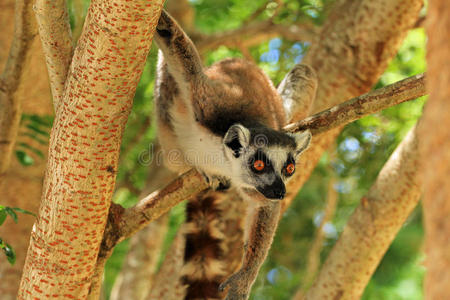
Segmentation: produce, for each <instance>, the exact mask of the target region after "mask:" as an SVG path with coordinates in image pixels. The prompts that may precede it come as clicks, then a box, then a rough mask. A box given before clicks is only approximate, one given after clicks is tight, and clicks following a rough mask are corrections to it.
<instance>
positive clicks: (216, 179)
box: [201, 172, 230, 191]
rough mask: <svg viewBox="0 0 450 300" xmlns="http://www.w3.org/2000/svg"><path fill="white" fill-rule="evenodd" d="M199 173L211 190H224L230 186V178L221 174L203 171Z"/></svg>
mask: <svg viewBox="0 0 450 300" xmlns="http://www.w3.org/2000/svg"><path fill="white" fill-rule="evenodd" d="M201 173H202V175H203V177H204V178H205V181H206V182H207V183H208V184H209V186H210V187H211V189H212V190H214V191H224V190H228V189H229V188H230V180H229V179H228V178H226V177H223V176H216V175H209V174H206V173H205V172H201Z"/></svg>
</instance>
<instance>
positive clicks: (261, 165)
mask: <svg viewBox="0 0 450 300" xmlns="http://www.w3.org/2000/svg"><path fill="white" fill-rule="evenodd" d="M264 167H265V165H264V162H263V161H262V160H260V159H258V160H257V161H255V162H254V163H253V168H254V169H255V170H256V171H262V170H264Z"/></svg>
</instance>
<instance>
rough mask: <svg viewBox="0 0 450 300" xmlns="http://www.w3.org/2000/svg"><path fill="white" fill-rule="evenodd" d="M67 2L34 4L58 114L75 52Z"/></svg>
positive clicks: (37, 1) (40, 1)
mask: <svg viewBox="0 0 450 300" xmlns="http://www.w3.org/2000/svg"><path fill="white" fill-rule="evenodd" d="M66 2H67V1H65V0H55V1H48V0H36V3H35V5H34V11H35V15H36V20H37V23H38V27H39V35H40V37H41V42H42V50H43V51H44V55H45V60H46V63H47V70H48V76H49V79H50V86H51V89H52V95H53V105H54V107H55V111H56V108H57V107H58V104H59V102H60V101H61V99H62V96H63V92H64V84H65V82H66V78H67V72H68V70H69V65H70V61H71V60H72V51H73V47H72V33H71V30H70V24H69V14H68V12H67V3H66Z"/></svg>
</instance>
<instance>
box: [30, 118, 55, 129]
mask: <svg viewBox="0 0 450 300" xmlns="http://www.w3.org/2000/svg"><path fill="white" fill-rule="evenodd" d="M29 119H30V120H31V121H33V122H34V123H38V124H39V125H42V126H45V127H48V128H51V127H52V123H53V120H52V118H50V117H44V116H38V115H31V116H30V118H29Z"/></svg>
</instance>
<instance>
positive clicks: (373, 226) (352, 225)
mask: <svg viewBox="0 0 450 300" xmlns="http://www.w3.org/2000/svg"><path fill="white" fill-rule="evenodd" d="M415 131H416V130H415V128H413V129H412V130H411V131H410V132H409V133H408V135H407V136H406V137H405V139H404V140H403V141H402V142H401V144H400V145H399V146H398V147H397V149H396V150H395V152H394V153H393V154H392V155H391V157H390V158H389V160H388V162H387V163H386V164H385V165H384V167H383V169H382V170H381V172H380V174H379V175H378V177H377V179H376V181H375V183H374V184H373V185H372V187H371V188H370V190H369V192H368V193H367V195H366V196H364V197H363V198H362V199H361V203H360V205H359V206H358V207H357V208H356V210H355V211H354V213H353V215H352V216H351V217H350V218H349V220H348V222H347V225H346V226H345V228H344V231H343V233H342V234H341V236H340V238H339V240H338V241H337V243H336V245H335V246H334V247H333V249H332V251H331V252H330V254H329V256H328V258H327V260H326V261H325V263H324V265H323V267H322V269H321V271H320V273H319V275H318V277H317V280H316V281H315V283H314V285H313V286H312V287H311V289H310V290H309V291H308V293H307V294H306V299H308V300H315V299H338V298H339V299H359V298H360V297H361V295H362V293H363V291H364V288H365V287H366V285H367V283H368V281H369V279H370V277H371V276H372V274H373V272H374V271H375V269H376V267H377V265H378V263H379V262H380V260H381V258H382V257H383V255H384V254H385V252H386V250H387V249H388V247H389V245H390V244H391V242H392V240H393V239H394V237H395V236H396V235H397V232H398V231H399V230H400V228H401V226H402V225H403V223H404V222H405V220H406V218H407V217H408V216H409V214H410V213H411V211H412V210H413V209H414V207H415V206H416V205H417V203H418V202H419V198H420V195H421V187H422V179H421V176H420V173H421V170H420V167H419V166H420V163H421V161H420V158H419V153H418V149H417V145H418V138H417V136H416V133H415Z"/></svg>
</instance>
